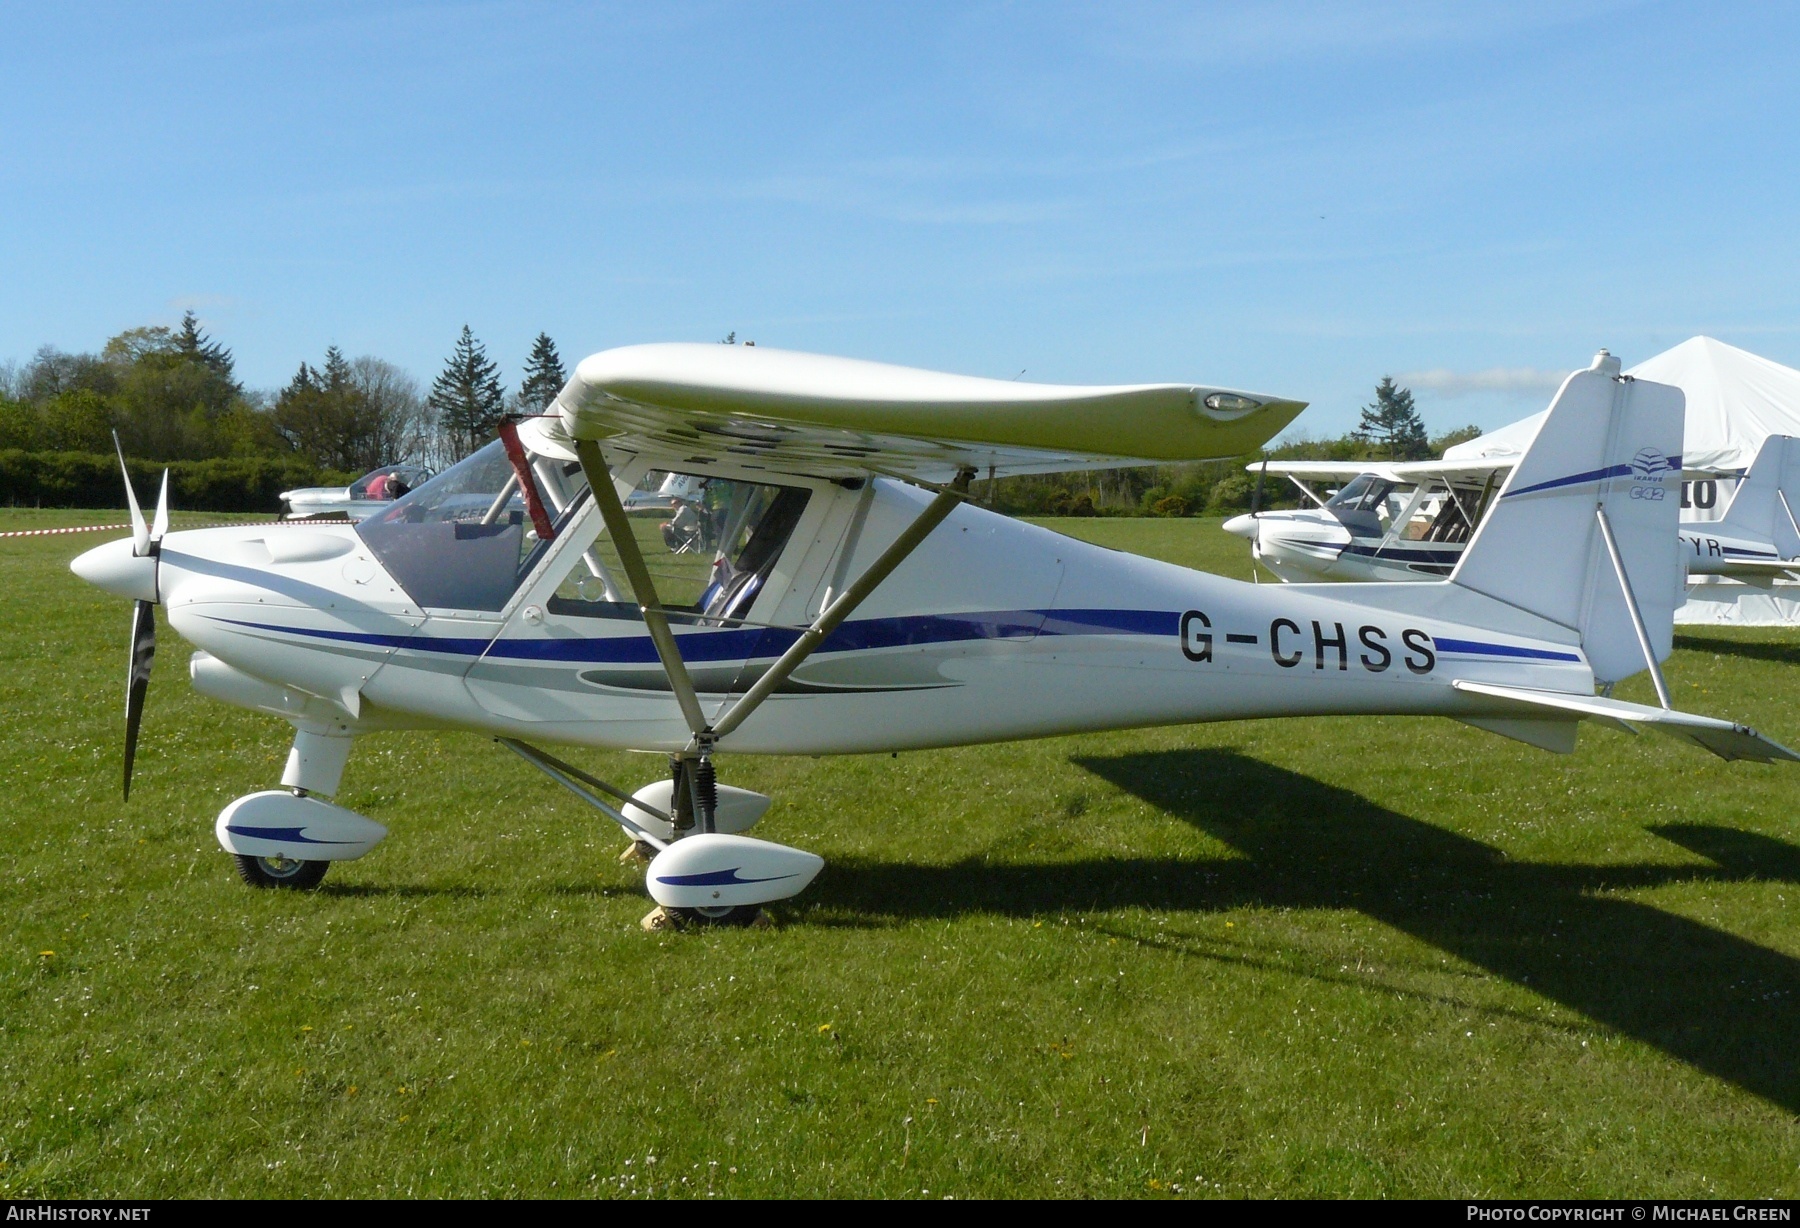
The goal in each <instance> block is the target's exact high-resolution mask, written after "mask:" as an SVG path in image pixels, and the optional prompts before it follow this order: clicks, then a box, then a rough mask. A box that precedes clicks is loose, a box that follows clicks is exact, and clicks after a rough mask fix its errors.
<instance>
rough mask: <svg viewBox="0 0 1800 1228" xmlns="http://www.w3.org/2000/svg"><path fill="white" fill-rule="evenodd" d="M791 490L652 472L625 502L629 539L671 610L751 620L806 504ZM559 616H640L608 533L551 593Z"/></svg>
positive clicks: (796, 490) (798, 492) (801, 494)
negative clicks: (759, 595)
mask: <svg viewBox="0 0 1800 1228" xmlns="http://www.w3.org/2000/svg"><path fill="white" fill-rule="evenodd" d="M807 497H808V492H807V491H806V490H803V489H800V488H797V487H792V486H774V485H765V484H762V483H757V482H741V481H734V480H732V479H729V478H709V477H705V476H703V475H700V474H684V473H667V472H663V471H660V470H652V471H651V472H650V473H648V474H646V475H645V477H644V480H643V481H642V482H640V483H638V487H637V489H636V490H634V491H632V492H631V494H630V496H629V497H627V498H626V500H625V515H626V518H627V519H628V520H630V522H631V528H632V536H633V537H634V539H635V540H636V542H637V546H638V550H639V551H640V552H641V553H642V554H643V556H644V565H645V567H646V568H647V569H648V570H649V572H650V578H651V581H652V582H653V583H654V584H655V585H656V595H657V597H658V598H659V599H660V600H661V601H662V604H663V606H664V608H665V609H667V610H669V611H670V612H671V613H675V614H688V615H690V616H692V620H696V621H697V620H705V621H708V622H722V621H730V620H733V619H741V618H744V617H745V616H746V615H747V614H748V612H749V609H750V606H751V605H752V604H753V603H754V602H755V600H756V597H757V594H758V593H760V592H761V590H762V586H763V584H764V583H765V582H766V581H767V580H768V576H769V573H770V572H771V571H772V570H773V568H774V565H775V560H776V559H777V558H778V557H780V554H781V548H782V547H783V546H785V545H786V544H787V540H788V538H789V536H791V535H792V534H793V531H794V526H795V525H796V524H798V523H799V521H800V515H801V513H802V512H804V511H805V510H806V501H807ZM549 605H550V610H551V612H552V613H558V614H573V615H577V616H582V617H590V618H637V617H638V610H637V605H636V603H635V602H634V601H633V599H632V596H631V593H630V591H629V588H628V586H627V584H626V582H625V568H624V565H623V564H622V563H621V562H620V560H619V551H618V546H617V544H616V543H615V542H614V541H612V540H611V538H610V537H609V536H607V535H606V534H604V533H602V534H601V536H600V537H599V539H598V540H597V541H595V543H594V545H593V546H592V547H591V548H590V549H589V550H588V551H587V552H586V553H585V554H583V555H582V556H581V558H579V559H578V560H576V562H575V563H574V565H573V567H572V568H571V569H570V571H569V573H568V574H567V575H566V576H565V577H564V578H563V580H562V583H561V584H560V585H558V586H557V590H556V595H555V596H553V597H552V598H551V599H550V603H549Z"/></svg>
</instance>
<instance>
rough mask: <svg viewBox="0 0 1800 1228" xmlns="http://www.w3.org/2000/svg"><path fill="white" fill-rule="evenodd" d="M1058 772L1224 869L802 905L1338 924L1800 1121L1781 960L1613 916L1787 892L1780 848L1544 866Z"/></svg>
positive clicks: (1795, 850)
mask: <svg viewBox="0 0 1800 1228" xmlns="http://www.w3.org/2000/svg"><path fill="white" fill-rule="evenodd" d="M1075 762H1076V763H1077V764H1078V765H1079V766H1081V767H1083V768H1085V769H1087V770H1088V771H1090V772H1092V773H1094V774H1095V775H1097V776H1099V777H1101V778H1103V779H1105V780H1107V781H1110V782H1111V783H1113V784H1115V785H1117V786H1118V787H1119V788H1121V789H1124V790H1126V791H1128V792H1130V793H1133V794H1135V795H1136V796H1138V797H1140V798H1142V799H1143V800H1145V801H1147V802H1149V803H1150V804H1152V805H1154V806H1156V807H1158V808H1159V809H1161V810H1163V811H1165V812H1167V813H1168V814H1170V815H1172V816H1174V817H1176V818H1179V819H1182V820H1184V821H1186V822H1189V823H1192V824H1194V825H1195V826H1196V827H1198V828H1200V829H1201V830H1203V831H1205V832H1206V833H1207V834H1209V835H1211V836H1213V837H1215V838H1217V839H1219V840H1220V841H1222V842H1224V843H1225V844H1227V845H1229V846H1231V847H1232V848H1233V849H1235V850H1236V851H1237V852H1238V853H1240V854H1241V855H1242V858H1241V859H1238V858H1234V859H1229V860H1211V861H1184V860H1149V859H1135V860H1133V859H1119V860H1105V861H1092V860H1090V861H1083V862H1075V863H1066V864H1057V863H1046V864H1033V865H1018V864H1012V865H995V864H991V863H988V862H984V861H969V862H963V863H959V864H956V865H950V866H912V865H898V864H894V863H863V864H860V865H857V864H844V863H841V862H840V863H838V864H836V865H834V866H833V868H832V870H831V872H830V873H828V874H826V875H824V876H822V877H821V879H820V881H819V884H818V887H817V889H816V890H817V893H818V898H816V899H815V900H814V901H813V902H814V903H816V904H820V905H825V906H827V907H830V906H832V905H839V906H843V907H846V908H848V909H851V910H855V911H858V912H861V913H863V914H864V915H867V914H869V913H877V914H886V915H890V916H921V915H923V916H944V915H950V914H956V913H968V912H1000V913H1014V914H1018V915H1030V914H1034V913H1035V914H1040V915H1041V914H1042V913H1044V912H1045V911H1047V910H1048V911H1056V910H1075V909H1083V910H1086V909H1092V910H1103V909H1109V908H1121V907H1134V906H1135V907H1143V908H1153V909H1165V910H1214V909H1227V908H1235V907H1243V906H1264V907H1288V908H1327V909H1342V908H1348V909H1355V910H1357V911H1359V912H1362V913H1364V914H1366V915H1367V916H1370V917H1372V918H1374V919H1376V920H1378V921H1381V922H1383V923H1384V924H1387V925H1390V926H1393V927H1394V928H1395V929H1398V930H1400V931H1402V932H1404V933H1406V934H1410V935H1412V936H1413V937H1416V938H1418V939H1421V940H1422V941H1425V942H1428V943H1430V944H1431V945H1433V946H1435V947H1437V948H1439V949H1440V950H1443V951H1445V952H1447V953H1449V954H1451V955H1454V956H1456V957H1457V958H1459V959H1462V960H1465V961H1467V962H1469V963H1471V964H1475V965H1477V966H1479V967H1481V968H1484V969H1486V970H1487V971H1488V972H1490V973H1492V974H1494V975H1496V976H1500V977H1504V978H1505V979H1507V980H1510V981H1514V982H1517V983H1518V984H1521V985H1524V986H1527V987H1529V988H1530V989H1531V990H1533V991H1534V992H1536V993H1539V994H1542V995H1544V996H1545V997H1548V998H1550V999H1552V1000H1554V1001H1556V1002H1559V1003H1561V1004H1563V1005H1565V1006H1567V1007H1570V1008H1572V1009H1574V1010H1576V1011H1579V1012H1581V1013H1582V1014H1583V1015H1586V1016H1587V1017H1588V1018H1590V1019H1593V1020H1595V1021H1596V1022H1598V1023H1600V1024H1603V1025H1605V1026H1607V1027H1610V1028H1612V1029H1614V1030H1616V1031H1618V1032H1620V1033H1623V1034H1624V1035H1627V1036H1631V1037H1634V1038H1636V1039H1638V1040H1640V1041H1642V1042H1644V1043H1646V1044H1649V1045H1652V1046H1654V1047H1656V1048H1658V1049H1660V1050H1662V1051H1663V1052H1664V1053H1667V1054H1669V1055H1670V1056H1672V1057H1676V1058H1679V1059H1680V1060H1682V1061H1684V1062H1687V1063H1689V1064H1690V1065H1692V1066H1694V1067H1696V1068H1698V1069H1700V1070H1702V1071H1705V1072H1706V1073H1708V1074H1711V1075H1714V1076H1716V1077H1718V1078H1721V1079H1725V1080H1728V1081H1729V1082H1731V1083H1734V1084H1736V1085H1738V1086H1739V1087H1742V1088H1744V1089H1746V1090H1748V1091H1750V1092H1753V1093H1755V1094H1756V1095H1758V1096H1761V1097H1763V1098H1764V1099H1766V1100H1769V1101H1771V1102H1773V1103H1775V1104H1777V1105H1779V1106H1781V1107H1782V1108H1783V1109H1786V1110H1787V1111H1789V1112H1800V960H1796V959H1794V958H1791V957H1789V956H1787V955H1783V954H1781V953H1780V952H1778V951H1772V950H1769V949H1768V948H1766V947H1762V946H1758V945H1757V944H1755V943H1753V942H1748V941H1745V940H1744V939H1742V938H1739V937H1736V936H1734V935H1732V934H1728V933H1725V932H1724V931H1721V930H1718V929H1714V928H1712V927H1711V926H1707V925H1703V924H1701V923H1699V922H1697V921H1692V920H1689V919H1687V918H1685V917H1680V916H1676V915H1674V914H1672V913H1668V912H1664V911H1662V910H1661V909H1658V908H1654V907H1651V906H1649V905H1647V904H1641V903H1637V902H1635V901H1632V900H1627V899H1621V898H1617V897H1613V896H1606V895H1601V894H1597V893H1600V892H1605V891H1608V890H1620V889H1629V888H1641V887H1654V886H1659V885H1664V884H1671V883H1684V882H1714V883H1736V882H1756V881H1771V880H1776V881H1784V882H1792V883H1796V884H1800V847H1795V846H1793V845H1790V844H1786V843H1784V842H1782V841H1780V840H1775V839H1771V838H1769V837H1767V836H1761V835H1757V834H1754V833H1751V832H1744V831H1737V830H1733V829H1730V828H1723V827H1709V826H1702V825H1694V824H1669V825H1662V826H1654V827H1651V828H1649V830H1650V831H1651V832H1653V833H1655V834H1656V835H1658V836H1660V837H1662V838H1663V839H1666V840H1669V841H1671V842H1673V843H1675V844H1677V845H1679V846H1681V847H1682V848H1684V849H1687V850H1688V851H1689V852H1691V853H1694V854H1697V855H1698V856H1700V857H1704V858H1706V860H1707V862H1709V863H1710V864H1706V865H1697V864H1693V863H1689V864H1685V865H1663V864H1627V865H1555V864H1544V863H1532V862H1514V861H1509V860H1507V859H1506V858H1505V856H1504V855H1503V854H1502V853H1501V852H1500V851H1499V850H1497V849H1494V848H1491V847H1489V846H1487V845H1485V844H1482V843H1480V842H1479V841H1475V840H1471V839H1469V838H1467V837H1465V836H1459V835H1456V834H1455V833H1453V832H1448V831H1445V830H1443V829H1442V828H1439V827H1435V826H1433V825H1431V824H1429V823H1424V822H1421V821H1419V820H1417V819H1412V818H1408V817H1407V816H1405V815H1402V814H1397V813H1395V812H1394V811H1391V810H1387V809H1384V808H1382V807H1380V806H1377V805H1375V804H1374V803H1372V802H1370V801H1369V800H1368V799H1366V798H1363V797H1360V796H1358V795H1357V794H1355V793H1352V792H1349V791H1348V790H1344V789H1339V788H1334V787H1333V786H1330V785H1327V784H1322V783H1320V782H1319V781H1316V780H1313V779H1311V778H1309V777H1306V776H1302V775H1298V774H1296V773H1294V772H1289V771H1286V770H1284V769H1281V768H1278V767H1273V766H1271V765H1269V764H1266V763H1261V762H1258V761H1257V760H1255V759H1251V758H1248V757H1245V756H1243V755H1240V754H1237V753H1235V752H1232V751H1228V750H1185V751H1169V752H1162V753H1145V754H1134V755H1122V756H1118V757H1112V758H1085V757H1084V758H1077V759H1076V760H1075Z"/></svg>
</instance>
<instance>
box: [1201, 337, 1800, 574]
mask: <svg viewBox="0 0 1800 1228" xmlns="http://www.w3.org/2000/svg"><path fill="white" fill-rule="evenodd" d="M1612 361H1613V364H1614V365H1616V363H1617V360H1616V359H1615V360H1612ZM1514 463H1515V462H1514V460H1513V459H1512V458H1504V459H1494V460H1488V461H1472V460H1428V461H1398V462H1381V461H1269V462H1267V463H1266V464H1261V463H1259V464H1256V465H1252V466H1250V469H1251V471H1252V472H1254V473H1257V474H1258V475H1259V476H1261V477H1264V478H1276V479H1278V480H1279V479H1281V478H1286V479H1288V480H1290V481H1292V482H1293V484H1294V485H1295V486H1296V487H1297V488H1299V489H1300V490H1301V491H1302V492H1303V493H1304V494H1305V496H1306V497H1307V498H1308V499H1310V500H1311V501H1312V502H1313V505H1314V506H1312V507H1308V508H1300V509H1295V510H1284V511H1267V512H1265V511H1260V510H1258V511H1253V512H1251V513H1249V514H1246V515H1243V516H1234V517H1232V518H1231V519H1229V520H1227V521H1226V522H1225V525H1224V528H1225V531H1226V532H1228V533H1235V534H1237V535H1238V536H1240V537H1243V538H1246V539H1247V540H1248V541H1249V542H1250V551H1251V556H1252V557H1253V558H1255V559H1256V560H1257V561H1258V562H1259V563H1261V564H1263V566H1265V567H1267V568H1268V569H1269V570H1270V571H1271V572H1273V573H1274V574H1275V575H1276V576H1278V577H1279V578H1281V579H1283V580H1289V581H1302V582H1304V581H1312V580H1429V579H1438V578H1441V577H1443V576H1447V575H1449V574H1450V573H1451V572H1452V571H1453V570H1454V569H1455V567H1456V564H1457V562H1458V561H1459V560H1460V559H1461V558H1462V554H1463V551H1464V550H1465V549H1466V548H1467V546H1468V543H1469V540H1470V538H1471V537H1472V535H1473V533H1474V530H1475V527H1476V526H1477V525H1479V524H1480V522H1481V518H1482V516H1483V515H1484V514H1485V513H1486V511H1487V509H1488V507H1489V506H1490V505H1491V502H1492V498H1493V495H1494V493H1495V491H1496V490H1497V489H1498V487H1499V485H1500V483H1501V482H1502V481H1504V480H1505V476H1506V474H1508V473H1509V472H1510V471H1511V470H1512V468H1513V465H1514ZM1314 483H1316V484H1319V485H1323V486H1326V487H1327V491H1326V493H1325V494H1324V495H1323V496H1321V495H1320V494H1319V493H1316V492H1315V491H1314V490H1313V487H1312V485H1311V484H1314ZM1333 484H1335V485H1336V487H1337V489H1335V490H1332V489H1329V487H1330V486H1331V485H1333ZM1796 506H1800V440H1795V439H1792V438H1790V437H1788V436H1784V435H1771V436H1770V437H1769V438H1768V439H1766V440H1765V441H1764V443H1763V446H1762V448H1761V450H1760V451H1758V453H1757V455H1756V459H1755V460H1754V461H1753V462H1752V463H1751V466H1750V469H1749V471H1748V472H1747V473H1746V474H1745V475H1744V477H1743V479H1742V480H1741V481H1739V482H1738V484H1737V487H1736V489H1735V491H1734V492H1733V494H1732V496H1731V501H1730V503H1729V504H1728V505H1727V507H1726V510H1725V514H1724V515H1723V516H1722V517H1720V518H1719V519H1716V520H1712V519H1708V520H1699V519H1691V520H1690V519H1683V520H1682V521H1681V522H1680V526H1679V532H1680V536H1681V542H1682V545H1683V547H1684V549H1683V556H1684V558H1685V559H1686V563H1687V570H1688V573H1689V574H1690V575H1695V576H1699V575H1710V576H1728V577H1732V578H1738V579H1751V580H1761V579H1766V578H1768V577H1771V576H1788V575H1800V523H1797V522H1796V520H1795V517H1794V510H1795V508H1796Z"/></svg>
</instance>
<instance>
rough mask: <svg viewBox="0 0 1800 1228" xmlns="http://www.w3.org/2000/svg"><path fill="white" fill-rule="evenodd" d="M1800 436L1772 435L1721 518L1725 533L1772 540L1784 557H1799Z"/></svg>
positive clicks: (1721, 527) (1721, 525)
mask: <svg viewBox="0 0 1800 1228" xmlns="http://www.w3.org/2000/svg"><path fill="white" fill-rule="evenodd" d="M1796 517H1800V439H1795V438H1793V437H1792V436H1790V435H1771V436H1769V437H1768V438H1767V439H1765V440H1764V441H1763V445H1762V448H1761V449H1760V450H1758V452H1757V453H1756V459H1755V460H1753V461H1751V462H1750V470H1749V472H1747V473H1746V474H1744V480H1743V481H1741V482H1739V483H1738V488H1737V490H1736V491H1734V492H1733V493H1732V496H1731V504H1730V505H1729V506H1728V507H1727V508H1726V509H1725V515H1724V516H1722V517H1720V519H1719V523H1718V529H1719V531H1720V532H1722V533H1734V534H1741V535H1743V536H1745V537H1753V538H1756V539H1758V540H1761V541H1770V542H1773V543H1774V544H1775V548H1776V549H1777V550H1779V551H1780V552H1781V557H1782V558H1784V559H1791V558H1794V557H1796V556H1800V524H1796V523H1795V520H1796Z"/></svg>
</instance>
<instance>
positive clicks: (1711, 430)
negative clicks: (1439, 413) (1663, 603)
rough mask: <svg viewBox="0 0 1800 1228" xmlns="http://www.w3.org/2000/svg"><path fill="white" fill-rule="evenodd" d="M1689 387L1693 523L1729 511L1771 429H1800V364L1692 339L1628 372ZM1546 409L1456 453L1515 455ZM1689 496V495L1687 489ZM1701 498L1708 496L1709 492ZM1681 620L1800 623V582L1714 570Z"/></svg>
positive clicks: (1467, 456) (1465, 456)
mask: <svg viewBox="0 0 1800 1228" xmlns="http://www.w3.org/2000/svg"><path fill="white" fill-rule="evenodd" d="M1626 374H1628V375H1635V376H1637V377H1639V378H1640V379H1647V380H1655V381H1656V382H1657V383H1659V384H1673V385H1674V386H1675V387H1677V388H1679V389H1681V390H1682V392H1684V393H1686V394H1687V426H1686V432H1685V440H1684V442H1683V444H1682V449H1681V464H1682V469H1683V472H1684V474H1685V475H1686V476H1688V477H1689V478H1704V477H1708V476H1716V477H1718V478H1721V479H1724V480H1722V481H1719V482H1717V483H1716V489H1717V494H1716V497H1715V496H1714V494H1713V489H1712V487H1713V485H1715V484H1710V483H1708V482H1704V481H1702V482H1700V483H1699V484H1698V485H1699V488H1700V489H1698V490H1697V491H1696V497H1695V499H1694V500H1693V502H1694V503H1695V504H1696V505H1697V506H1694V507H1688V506H1687V505H1688V502H1689V501H1688V500H1687V499H1685V498H1684V499H1683V507H1684V509H1685V510H1684V511H1683V512H1682V517H1683V519H1684V520H1711V519H1717V518H1718V517H1719V516H1720V515H1723V514H1724V511H1725V508H1726V506H1727V504H1728V503H1729V500H1730V495H1731V490H1732V489H1733V488H1734V487H1735V486H1736V481H1735V479H1736V477H1737V475H1740V474H1742V473H1743V472H1744V470H1745V469H1747V468H1749V467H1750V462H1751V461H1752V460H1754V459H1755V458H1756V452H1757V449H1758V448H1760V447H1762V443H1763V440H1764V439H1766V438H1768V437H1769V436H1770V435H1800V371H1796V370H1794V368H1792V367H1784V366H1782V365H1781V364H1780V363H1778V362H1771V361H1770V360H1769V359H1767V358H1763V357H1761V356H1759V355H1756V354H1752V353H1750V352H1749V351H1748V350H1740V349H1738V348H1737V347H1736V346H1734V345H1726V344H1725V343H1724V342H1723V341H1715V340H1713V339H1712V338H1711V337H1693V338H1690V339H1688V340H1687V341H1683V342H1682V343H1681V344H1680V345H1678V346H1676V347H1674V348H1673V349H1669V350H1664V351H1663V352H1662V353H1660V354H1658V355H1656V356H1655V357H1654V358H1648V359H1645V360H1644V361H1643V362H1641V363H1639V364H1638V365H1637V366H1635V367H1632V368H1631V369H1630V370H1628V371H1627V372H1626ZM1543 420H1544V415H1543V413H1536V414H1533V415H1531V416H1530V417H1529V418H1522V419H1520V420H1519V421H1517V422H1514V423H1511V424H1510V425H1508V426H1503V427H1500V428H1499V429H1498V430H1494V431H1489V432H1488V433H1487V434H1485V435H1483V436H1481V437H1480V438H1478V439H1471V440H1470V441H1469V442H1467V443H1461V444H1457V445H1456V446H1455V447H1453V448H1450V449H1448V450H1447V451H1446V452H1445V453H1444V456H1445V458H1446V459H1448V460H1512V459H1516V458H1517V457H1518V456H1520V455H1521V454H1522V453H1523V452H1524V451H1525V449H1526V448H1527V447H1529V446H1530V444H1531V441H1532V439H1534V438H1535V437H1536V436H1537V430H1538V426H1539V424H1540V423H1542V422H1543ZM1684 493H1685V492H1684ZM1701 495H1704V496H1706V497H1704V498H1702V497H1700V496H1701ZM1675 621H1676V622H1679V623H1685V624H1695V623H1710V624H1737V625H1750V626H1800V585H1797V584H1794V583H1792V582H1791V581H1785V580H1778V581H1774V582H1766V583H1758V584H1743V583H1739V582H1737V581H1734V580H1725V579H1722V578H1719V577H1706V578H1704V580H1703V582H1697V583H1695V584H1694V585H1693V586H1691V587H1690V588H1689V590H1688V601H1687V604H1686V605H1684V606H1682V608H1681V609H1680V610H1678V611H1677V612H1676V615H1675Z"/></svg>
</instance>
